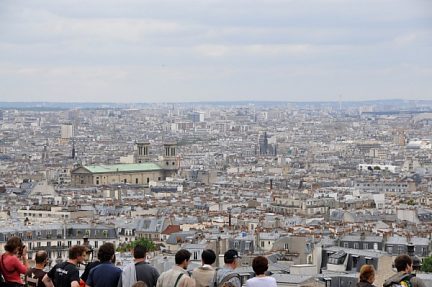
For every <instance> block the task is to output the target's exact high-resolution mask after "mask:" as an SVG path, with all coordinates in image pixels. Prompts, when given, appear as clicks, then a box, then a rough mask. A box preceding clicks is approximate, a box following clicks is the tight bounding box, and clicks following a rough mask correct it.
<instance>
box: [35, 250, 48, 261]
mask: <svg viewBox="0 0 432 287" xmlns="http://www.w3.org/2000/svg"><path fill="white" fill-rule="evenodd" d="M47 258H48V254H47V253H46V251H44V250H39V251H38V252H36V254H35V261H36V264H42V263H44V262H45V260H47Z"/></svg>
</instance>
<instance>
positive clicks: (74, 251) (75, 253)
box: [69, 245, 87, 259]
mask: <svg viewBox="0 0 432 287" xmlns="http://www.w3.org/2000/svg"><path fill="white" fill-rule="evenodd" d="M85 252H87V248H86V247H85V246H82V245H74V246H72V247H71V248H69V259H77V258H78V257H79V256H81V255H82V254H83V253H85Z"/></svg>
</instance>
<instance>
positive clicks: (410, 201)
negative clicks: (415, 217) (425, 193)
mask: <svg viewBox="0 0 432 287" xmlns="http://www.w3.org/2000/svg"><path fill="white" fill-rule="evenodd" d="M407 204H408V205H415V204H416V203H415V200H414V199H412V198H411V199H410V200H408V201H407Z"/></svg>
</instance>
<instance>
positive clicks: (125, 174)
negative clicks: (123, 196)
mask: <svg viewBox="0 0 432 287" xmlns="http://www.w3.org/2000/svg"><path fill="white" fill-rule="evenodd" d="M163 148H164V149H163V150H164V154H163V156H162V157H160V158H159V159H158V160H154V159H153V158H151V157H150V152H149V150H150V143H149V142H137V143H135V147H134V156H133V161H134V162H133V163H123V164H111V165H83V166H79V167H77V168H75V169H73V170H72V171H71V183H72V185H73V186H76V187H90V186H98V185H112V184H136V185H148V184H149V183H150V181H161V180H165V179H166V178H167V177H171V176H174V175H175V174H176V173H177V171H178V169H179V166H180V161H179V157H178V156H177V154H176V152H177V151H176V150H177V144H176V143H175V142H167V143H164V145H163Z"/></svg>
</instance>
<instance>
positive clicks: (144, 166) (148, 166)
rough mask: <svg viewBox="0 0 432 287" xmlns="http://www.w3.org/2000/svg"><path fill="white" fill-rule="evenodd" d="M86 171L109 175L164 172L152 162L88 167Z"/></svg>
mask: <svg viewBox="0 0 432 287" xmlns="http://www.w3.org/2000/svg"><path fill="white" fill-rule="evenodd" d="M84 168H85V169H87V170H89V171H90V172H92V173H109V172H136V171H152V170H162V168H161V167H160V166H159V165H157V164H155V163H152V162H145V163H126V164H113V165H86V166H84Z"/></svg>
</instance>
